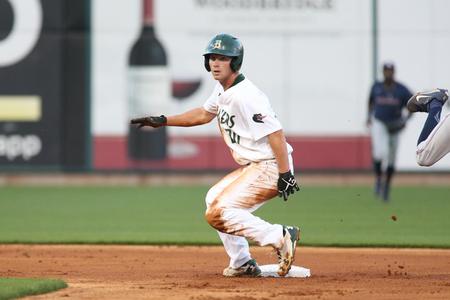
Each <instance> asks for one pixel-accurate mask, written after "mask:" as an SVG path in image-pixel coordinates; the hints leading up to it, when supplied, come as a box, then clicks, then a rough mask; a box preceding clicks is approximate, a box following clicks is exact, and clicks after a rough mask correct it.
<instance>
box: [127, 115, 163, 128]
mask: <svg viewBox="0 0 450 300" xmlns="http://www.w3.org/2000/svg"><path fill="white" fill-rule="evenodd" d="M130 124H133V125H139V126H138V128H141V127H144V126H150V127H153V128H158V127H161V126H165V125H167V118H166V117H165V116H164V115H161V116H159V117H152V116H151V117H143V118H136V119H131V121H130Z"/></svg>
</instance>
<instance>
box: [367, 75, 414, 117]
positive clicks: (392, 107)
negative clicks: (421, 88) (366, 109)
mask: <svg viewBox="0 0 450 300" xmlns="http://www.w3.org/2000/svg"><path fill="white" fill-rule="evenodd" d="M411 96H412V94H411V92H410V91H409V90H408V88H406V87H405V86H404V85H403V84H401V83H398V82H395V83H394V84H393V86H391V87H386V86H385V85H384V84H383V82H379V81H377V82H376V83H375V84H374V85H373V86H372V89H371V91H370V98H369V101H370V103H371V104H372V105H373V113H374V116H375V118H377V119H378V120H380V121H383V122H389V121H394V120H397V119H399V118H400V117H401V116H402V109H403V108H404V107H405V106H406V103H407V102H408V100H409V98H411Z"/></svg>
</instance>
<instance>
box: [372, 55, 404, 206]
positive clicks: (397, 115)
mask: <svg viewBox="0 0 450 300" xmlns="http://www.w3.org/2000/svg"><path fill="white" fill-rule="evenodd" d="M394 72H395V68H394V65H393V64H392V63H385V64H384V65H383V76H384V81H383V82H379V81H377V82H375V83H374V85H373V86H372V88H371V91H370V97H369V109H368V117H367V125H368V126H370V127H371V135H372V161H373V170H374V173H375V187H374V192H375V195H376V196H377V197H382V199H383V200H384V201H388V200H389V192H390V185H391V180H392V176H393V175H394V172H395V161H396V154H397V146H398V138H399V132H400V131H401V130H402V129H403V128H404V126H405V124H406V119H407V118H409V115H408V116H407V117H405V116H403V109H404V108H405V106H406V103H407V101H408V99H409V98H410V97H411V96H412V93H411V92H410V91H409V90H408V88H406V87H405V86H404V85H403V84H401V83H399V82H397V81H396V80H395V79H394Z"/></svg>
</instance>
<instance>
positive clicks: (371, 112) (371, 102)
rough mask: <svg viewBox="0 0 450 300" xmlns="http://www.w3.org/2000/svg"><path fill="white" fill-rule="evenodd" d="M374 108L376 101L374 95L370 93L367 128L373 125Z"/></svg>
mask: <svg viewBox="0 0 450 300" xmlns="http://www.w3.org/2000/svg"><path fill="white" fill-rule="evenodd" d="M373 107H374V99H373V93H372V91H371V92H370V96H369V101H368V105H367V121H366V123H367V126H369V125H370V124H371V123H372V120H371V117H372V114H373Z"/></svg>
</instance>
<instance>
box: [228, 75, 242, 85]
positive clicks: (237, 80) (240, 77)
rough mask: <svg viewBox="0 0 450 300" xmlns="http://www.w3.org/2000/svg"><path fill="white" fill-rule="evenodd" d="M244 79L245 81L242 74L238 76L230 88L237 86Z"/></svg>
mask: <svg viewBox="0 0 450 300" xmlns="http://www.w3.org/2000/svg"><path fill="white" fill-rule="evenodd" d="M244 79H245V76H244V74H239V75H238V76H237V77H236V79H235V80H234V82H233V84H232V85H231V86H230V87H233V86H235V85H236V84H238V83H239V82H241V81H243V80H244Z"/></svg>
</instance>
